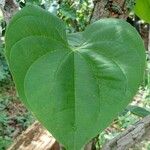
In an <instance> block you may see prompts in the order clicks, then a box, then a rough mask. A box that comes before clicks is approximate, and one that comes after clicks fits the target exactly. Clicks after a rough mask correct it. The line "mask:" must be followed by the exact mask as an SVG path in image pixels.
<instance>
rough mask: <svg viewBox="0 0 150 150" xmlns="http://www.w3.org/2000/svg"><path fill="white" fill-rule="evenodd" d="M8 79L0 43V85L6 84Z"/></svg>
mask: <svg viewBox="0 0 150 150" xmlns="http://www.w3.org/2000/svg"><path fill="white" fill-rule="evenodd" d="M10 81H11V75H10V72H9V68H8V65H7V62H6V60H5V57H4V51H3V45H0V86H2V85H3V84H8V83H10Z"/></svg>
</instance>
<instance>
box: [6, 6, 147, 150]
mask: <svg viewBox="0 0 150 150" xmlns="http://www.w3.org/2000/svg"><path fill="white" fill-rule="evenodd" d="M6 56H7V59H8V62H9V66H10V69H11V72H12V74H13V78H14V80H15V83H16V87H17V89H18V92H19V95H20V97H21V99H22V100H23V102H24V103H25V104H26V106H27V107H28V108H29V109H31V110H32V112H33V113H34V114H35V116H36V117H37V119H38V120H39V121H40V122H41V123H42V124H43V125H44V126H45V127H46V128H47V129H48V130H49V131H50V132H51V133H52V134H53V136H54V137H55V138H56V139H57V140H58V141H59V142H60V143H62V144H64V145H65V147H66V149H68V150H70V149H72V150H79V149H81V148H82V147H83V145H84V144H85V143H86V142H88V141H89V140H90V139H91V138H92V137H94V136H96V135H97V134H98V133H99V132H101V131H102V130H104V129H105V128H106V127H107V126H108V125H109V124H110V123H111V121H112V120H113V119H114V118H115V117H116V116H117V115H118V113H119V112H121V111H122V110H123V109H124V108H125V107H126V106H127V104H128V103H129V102H130V101H131V100H132V98H133V96H134V95H135V93H136V91H137V90H138V87H139V85H140V83H141V81H142V79H143V72H144V68H145V49H144V45H143V41H142V40H141V38H140V36H139V35H138V33H137V32H136V30H135V29H134V28H133V27H132V26H130V25H129V24H128V23H126V22H125V21H123V20H118V19H101V20H100V21H97V22H95V23H94V24H91V25H90V26H89V27H87V29H86V30H85V31H84V32H82V33H75V34H69V35H67V36H66V33H65V27H64V24H63V23H62V22H61V21H60V20H59V19H58V18H56V17H54V16H53V15H52V14H49V13H47V12H45V11H43V10H41V9H40V8H38V7H34V6H31V5H30V6H27V7H25V8H23V10H22V11H20V12H19V13H18V14H17V15H16V16H15V17H14V18H13V20H12V21H11V23H10V24H9V27H8V28H7V32H6Z"/></svg>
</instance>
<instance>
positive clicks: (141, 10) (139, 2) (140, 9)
mask: <svg viewBox="0 0 150 150" xmlns="http://www.w3.org/2000/svg"><path fill="white" fill-rule="evenodd" d="M134 11H135V13H136V15H137V16H139V17H140V18H141V19H143V20H144V21H146V22H147V23H150V1H149V0H136V5H135V8H134Z"/></svg>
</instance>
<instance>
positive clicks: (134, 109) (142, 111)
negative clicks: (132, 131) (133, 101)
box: [127, 105, 150, 117]
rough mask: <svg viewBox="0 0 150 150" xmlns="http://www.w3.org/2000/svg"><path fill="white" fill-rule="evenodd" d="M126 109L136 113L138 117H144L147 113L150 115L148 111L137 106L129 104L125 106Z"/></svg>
mask: <svg viewBox="0 0 150 150" xmlns="http://www.w3.org/2000/svg"><path fill="white" fill-rule="evenodd" d="M127 110H129V111H130V112H131V113H132V114H134V115H137V116H139V117H146V116H147V115H150V112H149V111H147V110H146V109H145V108H142V107H139V106H132V105H130V106H128V107H127Z"/></svg>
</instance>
